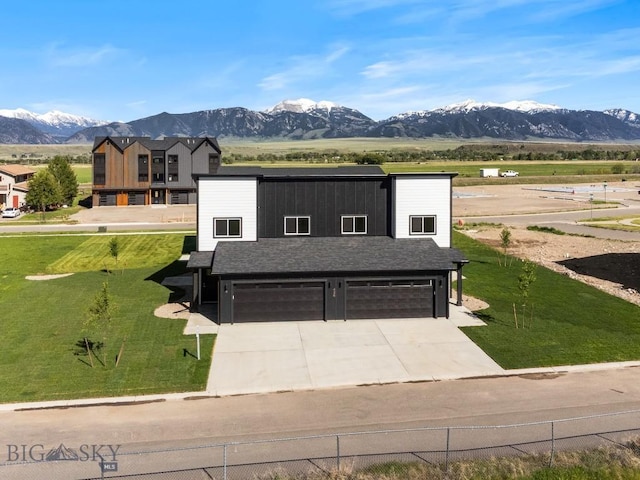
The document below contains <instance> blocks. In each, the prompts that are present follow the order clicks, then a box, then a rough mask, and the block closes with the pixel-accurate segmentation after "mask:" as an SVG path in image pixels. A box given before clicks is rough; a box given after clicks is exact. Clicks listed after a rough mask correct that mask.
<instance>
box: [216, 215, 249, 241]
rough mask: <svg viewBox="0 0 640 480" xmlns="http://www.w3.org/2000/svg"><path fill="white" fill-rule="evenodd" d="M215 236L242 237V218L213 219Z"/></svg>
mask: <svg viewBox="0 0 640 480" xmlns="http://www.w3.org/2000/svg"><path fill="white" fill-rule="evenodd" d="M213 236H214V237H226V238H229V237H232V238H240V237H242V219H241V218H214V219H213Z"/></svg>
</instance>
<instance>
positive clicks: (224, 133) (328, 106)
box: [0, 99, 640, 144]
mask: <svg viewBox="0 0 640 480" xmlns="http://www.w3.org/2000/svg"><path fill="white" fill-rule="evenodd" d="M107 135H111V136H136V137H138V136H148V137H151V138H161V137H165V136H190V137H198V136H204V135H208V136H213V137H218V138H225V137H233V138H253V139H292V140H296V139H312V138H349V137H387V138H393V137H411V138H427V137H438V138H465V139H472V138H494V139H502V140H518V141H525V140H544V139H554V140H565V141H573V142H584V141H596V142H619V141H631V142H633V141H640V115H638V114H636V113H634V112H631V111H629V110H624V109H611V110H605V111H594V110H570V109H565V108H561V107H558V106H556V105H548V104H541V103H537V102H534V101H513V102H508V103H502V104H500V103H479V102H475V101H473V100H467V101H465V102H462V103H458V104H454V105H449V106H446V107H443V108H437V109H434V110H422V111H414V112H405V113H401V114H398V115H395V116H393V117H390V118H388V119H386V120H381V121H375V120H373V119H371V118H369V117H367V116H366V115H364V114H362V113H361V112H359V111H358V110H355V109H352V108H349V107H345V106H341V105H338V104H336V103H333V102H328V101H323V102H314V101H312V100H308V99H299V100H285V101H283V102H281V103H279V104H278V105H275V106H274V107H272V108H269V109H267V110H265V111H254V110H249V109H246V108H242V107H232V108H219V109H215V110H202V111H198V112H192V113H179V114H171V113H166V112H163V113H160V114H157V115H153V116H151V117H146V118H141V119H138V120H133V121H130V122H126V123H125V122H106V121H101V120H93V119H90V118H86V117H80V116H76V115H71V114H67V113H63V112H57V111H53V112H49V113H46V114H43V115H38V114H34V113H32V112H29V111H27V110H24V109H17V110H0V143H37V144H47V143H92V142H93V139H94V137H97V136H107Z"/></svg>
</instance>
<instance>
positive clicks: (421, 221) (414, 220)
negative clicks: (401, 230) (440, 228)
mask: <svg viewBox="0 0 640 480" xmlns="http://www.w3.org/2000/svg"><path fill="white" fill-rule="evenodd" d="M435 233H436V217H435V215H412V216H410V217H409V234H411V235H435Z"/></svg>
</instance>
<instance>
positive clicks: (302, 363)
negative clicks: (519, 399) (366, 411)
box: [185, 305, 504, 396]
mask: <svg viewBox="0 0 640 480" xmlns="http://www.w3.org/2000/svg"><path fill="white" fill-rule="evenodd" d="M189 323H190V324H191V325H190V326H188V327H187V330H185V333H194V330H195V329H196V328H197V330H199V331H200V333H204V332H205V331H207V330H208V329H207V327H206V326H204V325H203V324H202V319H201V318H198V316H197V315H196V316H193V317H192V319H191V320H190V322H189ZM196 323H199V324H200V325H199V326H198V327H196V326H195V325H196ZM478 324H482V322H480V321H479V320H478V319H477V318H476V317H474V316H473V315H471V313H470V312H469V311H468V310H467V309H466V308H464V307H457V306H455V305H451V316H450V318H449V319H445V318H438V319H432V318H416V319H385V320H351V321H346V322H345V321H330V322H323V321H301V322H278V323H251V324H234V325H229V324H223V325H220V326H219V327H218V326H216V327H215V328H217V333H218V337H217V338H216V345H215V348H214V354H213V361H212V366H211V371H210V374H209V381H208V384H207V393H209V394H210V395H220V396H225V395H237V394H251V393H268V392H280V391H296V390H309V389H318V388H330V387H342V386H353V385H370V384H384V383H400V382H414V381H432V380H445V379H456V378H465V377H467V378H468V377H477V376H489V375H501V374H504V370H503V369H502V368H501V367H500V366H499V365H498V364H496V363H495V362H494V361H493V360H492V359H491V358H489V356H487V355H486V354H485V353H484V352H483V351H482V350H481V349H480V348H479V347H477V346H476V345H475V344H474V343H473V342H472V341H471V340H469V339H468V338H467V337H466V336H465V335H464V334H463V333H462V332H461V331H460V330H459V329H458V328H457V327H458V326H466V325H478Z"/></svg>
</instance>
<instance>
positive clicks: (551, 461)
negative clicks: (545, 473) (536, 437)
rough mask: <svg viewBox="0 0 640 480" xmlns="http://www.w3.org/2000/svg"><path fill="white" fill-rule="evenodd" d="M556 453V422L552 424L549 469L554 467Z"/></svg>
mask: <svg viewBox="0 0 640 480" xmlns="http://www.w3.org/2000/svg"><path fill="white" fill-rule="evenodd" d="M555 452H556V435H555V422H553V421H552V422H551V455H550V456H549V467H552V466H553V456H554V455H555Z"/></svg>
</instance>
